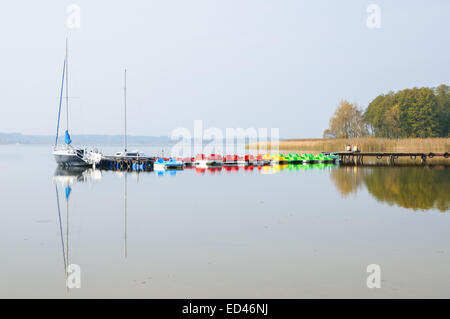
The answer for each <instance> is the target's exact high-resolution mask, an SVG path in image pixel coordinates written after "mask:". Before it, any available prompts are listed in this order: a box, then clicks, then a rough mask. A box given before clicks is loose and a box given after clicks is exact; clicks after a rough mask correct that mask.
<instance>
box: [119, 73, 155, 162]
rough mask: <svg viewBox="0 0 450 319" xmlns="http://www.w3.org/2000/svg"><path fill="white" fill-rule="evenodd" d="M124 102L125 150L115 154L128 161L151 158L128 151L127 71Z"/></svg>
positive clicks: (125, 74) (140, 153)
mask: <svg viewBox="0 0 450 319" xmlns="http://www.w3.org/2000/svg"><path fill="white" fill-rule="evenodd" d="M123 102H124V133H123V137H124V150H123V151H119V152H117V153H115V154H114V156H115V157H121V158H126V159H137V158H141V159H142V158H150V157H149V156H147V155H145V154H144V153H143V152H140V151H137V150H135V151H132V152H130V151H128V150H127V69H125V72H124V88H123Z"/></svg>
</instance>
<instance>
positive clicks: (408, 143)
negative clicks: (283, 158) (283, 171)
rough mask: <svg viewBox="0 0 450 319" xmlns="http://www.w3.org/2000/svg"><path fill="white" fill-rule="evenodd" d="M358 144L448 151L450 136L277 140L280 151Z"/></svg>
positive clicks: (262, 145) (260, 145) (365, 148)
mask: <svg viewBox="0 0 450 319" xmlns="http://www.w3.org/2000/svg"><path fill="white" fill-rule="evenodd" d="M347 144H350V145H358V147H359V149H360V150H361V151H362V152H426V153H428V152H435V153H437V152H450V138H449V137H442V138H403V139H388V138H375V137H363V138H350V139H333V138H330V139H324V138H317V139H289V140H281V141H279V142H278V149H279V150H280V151H316V152H338V151H344V150H345V145H347ZM272 146H274V148H276V147H277V145H276V144H275V145H274V144H273V143H270V142H254V143H249V144H247V145H246V148H247V149H253V150H254V149H256V150H259V149H267V151H269V152H270V150H271V149H272Z"/></svg>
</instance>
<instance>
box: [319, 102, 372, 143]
mask: <svg viewBox="0 0 450 319" xmlns="http://www.w3.org/2000/svg"><path fill="white" fill-rule="evenodd" d="M365 135H367V128H366V125H365V123H364V120H363V111H362V110H361V109H360V108H359V107H358V106H357V105H356V104H352V103H350V102H348V101H346V100H343V101H341V102H340V103H339V106H338V107H337V109H336V110H335V112H334V114H333V116H332V117H331V119H330V125H329V128H328V129H326V130H325V131H324V132H323V136H324V137H325V138H352V137H361V136H365Z"/></svg>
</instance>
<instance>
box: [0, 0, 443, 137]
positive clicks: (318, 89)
mask: <svg viewBox="0 0 450 319" xmlns="http://www.w3.org/2000/svg"><path fill="white" fill-rule="evenodd" d="M71 3H75V4H78V5H79V6H80V8H81V26H80V28H79V29H69V28H67V26H66V19H67V16H68V14H67V13H66V9H67V6H68V5H69V4H71ZM371 3H376V4H378V5H379V6H380V8H381V28H379V29H369V28H368V27H367V25H366V19H367V17H368V15H369V13H367V12H366V9H367V6H368V5H369V4H371ZM449 34H450V1H448V0H434V1H411V0H408V1H377V0H371V1H362V0H359V1H358V0H354V1H332V0H330V1H313V0H311V1H300V0H140V1H137V0H135V1H133V0H131V1H111V0H108V1H99V0H89V1H86V0H85V1H81V0H73V1H61V0H53V1H50V0H47V1H22V0H14V1H12V0H3V1H1V2H0V35H1V36H0V57H1V58H0V66H1V68H0V88H1V89H0V92H1V100H0V110H1V116H0V132H21V133H25V134H54V132H55V127H56V117H57V109H58V97H59V89H60V81H61V72H62V63H63V59H64V41H65V37H66V35H68V36H69V55H70V65H69V80H70V84H69V85H70V96H72V97H73V99H71V113H70V116H71V117H70V122H71V123H70V126H71V132H72V134H88V133H99V134H121V133H122V121H123V69H124V68H125V67H126V68H127V70H128V71H127V72H128V129H129V133H130V134H133V135H169V134H170V133H171V132H172V130H173V129H174V128H176V127H186V128H189V129H192V126H193V120H194V119H200V120H203V121H204V124H205V126H207V127H212V126H213V127H218V128H226V127H242V128H247V127H256V128H258V127H267V128H271V127H278V128H280V136H281V137H321V136H322V132H323V130H324V129H325V128H326V127H327V125H328V120H329V117H330V115H331V114H332V112H333V110H334V109H335V107H336V105H337V104H338V102H339V101H340V100H341V99H348V100H350V101H352V102H357V103H358V104H359V105H360V106H364V107H365V106H367V104H368V102H370V100H371V99H373V98H374V97H375V96H377V95H378V94H380V93H386V92H388V91H389V90H399V89H403V88H407V87H413V86H436V85H438V84H441V83H447V84H448V83H449V82H450V81H449V80H450V41H449ZM63 124H64V123H63Z"/></svg>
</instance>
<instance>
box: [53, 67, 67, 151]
mask: <svg viewBox="0 0 450 319" xmlns="http://www.w3.org/2000/svg"><path fill="white" fill-rule="evenodd" d="M65 71H66V59H64V67H63V74H62V81H61V93H60V94H59V111H58V124H57V125H56V139H55V147H56V146H57V145H58V134H59V119H60V118H61V104H62V95H63V90H64V75H65Z"/></svg>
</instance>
